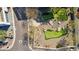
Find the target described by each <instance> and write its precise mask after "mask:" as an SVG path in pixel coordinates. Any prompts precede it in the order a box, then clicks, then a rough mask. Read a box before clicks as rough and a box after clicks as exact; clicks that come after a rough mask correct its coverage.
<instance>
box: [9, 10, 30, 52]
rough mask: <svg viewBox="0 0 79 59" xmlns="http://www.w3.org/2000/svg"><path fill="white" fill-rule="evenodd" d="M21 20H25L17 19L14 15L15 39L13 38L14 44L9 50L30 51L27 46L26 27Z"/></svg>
mask: <svg viewBox="0 0 79 59" xmlns="http://www.w3.org/2000/svg"><path fill="white" fill-rule="evenodd" d="M20 11H21V9H20ZM23 22H26V21H25V20H18V18H17V17H15V25H16V26H15V27H16V40H15V43H14V46H13V47H12V49H10V51H30V49H29V47H28V39H27V38H28V37H27V34H26V31H27V27H26V28H25V27H24V24H23ZM26 26H27V23H26ZM25 35H26V37H25ZM24 37H25V38H24Z"/></svg>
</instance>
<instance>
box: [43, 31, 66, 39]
mask: <svg viewBox="0 0 79 59" xmlns="http://www.w3.org/2000/svg"><path fill="white" fill-rule="evenodd" d="M44 34H45V38H46V40H48V39H51V38H58V37H61V36H63V35H65V34H66V31H65V30H61V31H52V30H51V31H50V30H47V31H44Z"/></svg>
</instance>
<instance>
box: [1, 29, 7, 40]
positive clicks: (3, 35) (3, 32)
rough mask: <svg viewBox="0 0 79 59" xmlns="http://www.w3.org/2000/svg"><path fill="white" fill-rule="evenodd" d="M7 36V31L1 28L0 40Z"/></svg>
mask: <svg viewBox="0 0 79 59" xmlns="http://www.w3.org/2000/svg"><path fill="white" fill-rule="evenodd" d="M5 37H6V31H4V30H0V40H5Z"/></svg>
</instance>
